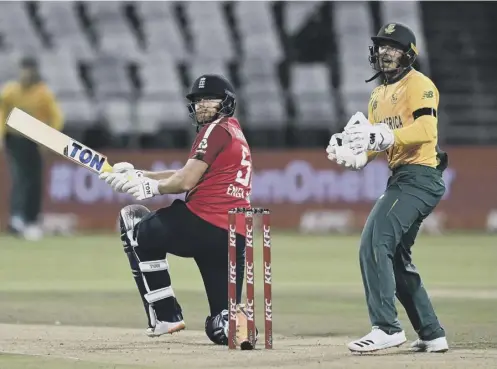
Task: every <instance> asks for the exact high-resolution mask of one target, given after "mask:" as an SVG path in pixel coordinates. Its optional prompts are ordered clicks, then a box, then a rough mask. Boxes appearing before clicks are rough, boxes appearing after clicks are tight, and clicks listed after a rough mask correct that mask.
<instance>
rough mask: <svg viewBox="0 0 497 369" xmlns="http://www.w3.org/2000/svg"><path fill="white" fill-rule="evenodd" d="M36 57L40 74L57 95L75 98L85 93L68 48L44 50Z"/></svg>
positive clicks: (75, 63) (75, 62)
mask: <svg viewBox="0 0 497 369" xmlns="http://www.w3.org/2000/svg"><path fill="white" fill-rule="evenodd" d="M38 59H39V64H40V73H41V75H42V76H43V78H44V79H45V80H46V82H47V83H48V85H49V86H50V88H51V89H52V90H53V91H54V93H55V94H56V95H57V96H58V97H68V98H72V99H75V98H78V97H81V98H83V97H84V96H83V95H86V90H85V87H84V85H83V83H82V79H81V78H80V76H79V71H78V66H77V61H76V59H75V58H74V56H73V54H72V53H71V52H70V51H69V50H67V49H63V50H51V51H45V52H43V53H41V54H40V55H39V57H38Z"/></svg>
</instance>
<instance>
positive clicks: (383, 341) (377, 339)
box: [347, 327, 407, 352]
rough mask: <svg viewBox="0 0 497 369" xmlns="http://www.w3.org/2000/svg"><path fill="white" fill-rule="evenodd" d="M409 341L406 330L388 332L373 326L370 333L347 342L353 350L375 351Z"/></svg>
mask: <svg viewBox="0 0 497 369" xmlns="http://www.w3.org/2000/svg"><path fill="white" fill-rule="evenodd" d="M406 341H407V339H406V334H405V332H404V331H401V332H398V333H393V334H387V333H385V332H383V331H382V330H381V329H380V328H378V327H373V329H372V330H371V332H370V333H368V334H367V335H365V336H364V337H362V338H361V339H358V340H357V341H352V342H350V343H349V344H347V347H348V348H349V350H350V351H352V352H373V351H378V350H385V349H388V348H391V347H399V346H400V345H402V344H404V343H405V342H406Z"/></svg>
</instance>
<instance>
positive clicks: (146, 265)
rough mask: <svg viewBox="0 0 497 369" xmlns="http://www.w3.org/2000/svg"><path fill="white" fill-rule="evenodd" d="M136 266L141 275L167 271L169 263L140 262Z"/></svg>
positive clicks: (156, 261) (160, 261) (163, 261)
mask: <svg viewBox="0 0 497 369" xmlns="http://www.w3.org/2000/svg"><path fill="white" fill-rule="evenodd" d="M138 266H139V267H140V270H141V271H142V272H143V273H149V272H158V271H161V270H168V269H169V263H168V262H167V260H155V261H142V262H141V263H139V264H138Z"/></svg>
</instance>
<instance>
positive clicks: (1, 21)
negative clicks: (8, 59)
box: [0, 1, 44, 53]
mask: <svg viewBox="0 0 497 369" xmlns="http://www.w3.org/2000/svg"><path fill="white" fill-rule="evenodd" d="M0 34H1V35H2V41H3V44H4V48H5V49H10V50H16V51H19V52H30V53H36V52H37V51H40V50H42V49H43V47H44V46H43V43H42V40H41V38H40V37H39V36H38V35H37V33H36V30H35V27H34V24H33V23H32V22H31V20H30V19H29V16H28V13H27V6H26V3H24V2H22V1H2V2H0Z"/></svg>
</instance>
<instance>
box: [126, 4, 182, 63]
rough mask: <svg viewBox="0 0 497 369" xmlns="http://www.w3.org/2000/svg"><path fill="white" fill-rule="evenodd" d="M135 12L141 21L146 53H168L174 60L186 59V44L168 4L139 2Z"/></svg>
mask: <svg viewBox="0 0 497 369" xmlns="http://www.w3.org/2000/svg"><path fill="white" fill-rule="evenodd" d="M136 10H137V14H138V16H139V18H140V19H141V21H142V28H143V32H144V34H145V39H146V49H147V53H149V54H150V53H154V52H159V53H168V54H170V55H171V56H172V57H173V58H174V59H175V60H186V59H187V55H188V52H187V49H186V44H185V41H184V40H183V37H182V35H181V30H180V26H179V23H178V20H177V17H176V16H175V14H174V12H173V9H172V5H171V4H170V3H168V2H163V1H140V2H137V3H136Z"/></svg>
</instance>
